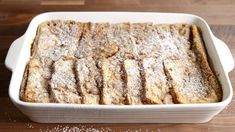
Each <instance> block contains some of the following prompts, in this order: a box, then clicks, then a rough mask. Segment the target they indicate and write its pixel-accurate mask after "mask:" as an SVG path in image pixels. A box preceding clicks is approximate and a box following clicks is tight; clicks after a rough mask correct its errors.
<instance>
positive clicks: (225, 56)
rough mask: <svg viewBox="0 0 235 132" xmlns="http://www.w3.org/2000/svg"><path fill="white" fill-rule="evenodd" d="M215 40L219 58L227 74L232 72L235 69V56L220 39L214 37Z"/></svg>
mask: <svg viewBox="0 0 235 132" xmlns="http://www.w3.org/2000/svg"><path fill="white" fill-rule="evenodd" d="M214 40H215V42H216V47H217V49H218V54H219V57H220V59H221V61H222V65H223V67H224V69H225V70H226V72H230V71H232V70H233V68H234V60H233V56H232V54H231V51H230V50H229V48H228V46H227V45H226V44H225V43H224V42H223V41H222V40H220V39H218V38H216V37H214Z"/></svg>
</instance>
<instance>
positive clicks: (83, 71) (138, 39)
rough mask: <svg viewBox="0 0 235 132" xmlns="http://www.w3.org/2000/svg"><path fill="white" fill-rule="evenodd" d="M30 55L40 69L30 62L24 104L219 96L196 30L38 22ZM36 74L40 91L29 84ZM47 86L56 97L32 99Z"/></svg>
mask: <svg viewBox="0 0 235 132" xmlns="http://www.w3.org/2000/svg"><path fill="white" fill-rule="evenodd" d="M31 54H32V58H37V59H38V60H37V61H36V62H37V63H36V64H37V65H36V64H32V63H34V62H35V59H32V60H30V62H29V64H28V67H29V69H28V70H27V68H26V70H25V74H24V79H23V81H22V86H21V91H20V99H22V100H24V101H29V102H58V103H78V104H79V103H83V104H100V103H101V104H106V105H109V104H170V103H209V102H218V101H221V99H222V89H221V86H220V84H219V82H218V79H217V77H216V75H215V74H214V73H213V71H212V70H211V67H210V66H209V62H208V58H207V54H206V50H205V48H204V43H203V39H202V37H201V34H200V31H199V29H198V27H197V26H195V25H192V26H191V25H188V24H153V23H118V24H110V23H80V22H75V21H63V20H52V21H48V22H44V23H42V24H40V25H39V27H38V30H37V35H36V37H35V40H34V42H33V45H32V48H31ZM139 64H140V65H139ZM32 66H33V68H32ZM32 71H33V72H32ZM133 71H135V73H133ZM32 73H36V74H35V75H34V74H32ZM32 76H33V77H34V78H36V77H35V76H37V78H40V79H39V80H41V81H39V82H40V83H42V85H40V88H38V86H36V84H33V85H32V84H31V82H32ZM29 78H31V80H30V79H29ZM34 80H35V79H34ZM48 83H49V84H50V85H49V86H50V88H49V90H48ZM29 85H30V86H29ZM34 85H35V86H34ZM43 89H44V93H47V96H50V99H51V100H48V99H47V101H45V100H43V101H42V100H40V99H38V98H35V99H34V98H33V95H36V94H40V93H36V92H35V90H36V91H43ZM32 91H33V92H32ZM45 91H46V92H45ZM49 93H50V94H49ZM40 96H41V95H40ZM43 96H46V94H45V95H44V94H43Z"/></svg>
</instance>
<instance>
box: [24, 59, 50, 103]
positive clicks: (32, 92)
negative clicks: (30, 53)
mask: <svg viewBox="0 0 235 132" xmlns="http://www.w3.org/2000/svg"><path fill="white" fill-rule="evenodd" d="M27 72H28V76H27V80H26V84H25V88H24V90H22V92H24V94H23V95H22V96H21V98H22V99H23V100H24V101H27V102H35V103H48V102H50V99H49V93H48V80H47V79H46V78H45V77H43V66H42V63H41V61H40V59H39V58H37V57H32V58H31V59H30V61H29V65H28V71H27Z"/></svg>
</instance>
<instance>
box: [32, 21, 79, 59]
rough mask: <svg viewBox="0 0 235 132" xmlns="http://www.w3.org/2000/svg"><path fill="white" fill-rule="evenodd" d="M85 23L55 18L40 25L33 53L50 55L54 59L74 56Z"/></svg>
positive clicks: (43, 55)
mask: <svg viewBox="0 0 235 132" xmlns="http://www.w3.org/2000/svg"><path fill="white" fill-rule="evenodd" d="M82 30H83V24H82V23H79V22H75V21H70V20H68V21H61V20H53V21H47V22H44V23H42V24H40V25H39V28H38V33H37V36H36V39H35V44H34V46H33V47H32V55H36V56H39V57H48V58H50V59H52V60H53V61H56V60H58V59H59V58H61V57H62V56H74V55H75V52H76V51H77V46H78V43H79V38H80V37H81V33H82Z"/></svg>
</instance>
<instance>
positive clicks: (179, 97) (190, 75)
mask: <svg viewBox="0 0 235 132" xmlns="http://www.w3.org/2000/svg"><path fill="white" fill-rule="evenodd" d="M164 66H165V70H166V73H167V74H168V78H169V79H170V80H171V82H172V90H171V94H172V96H173V97H174V102H175V103H182V104H193V103H212V102H217V101H219V100H218V97H217V96H216V91H215V90H214V88H213V86H211V85H210V84H209V81H208V80H207V78H204V77H203V73H202V71H201V70H200V67H199V65H198V64H193V63H192V64H191V66H190V65H189V66H187V65H185V62H184V61H183V60H182V59H179V58H175V59H167V60H165V61H164Z"/></svg>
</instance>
